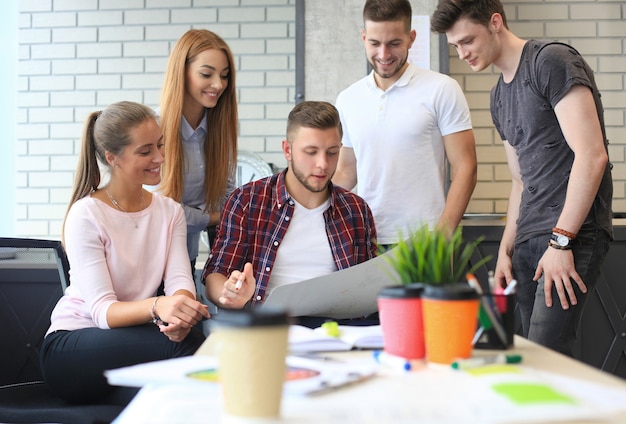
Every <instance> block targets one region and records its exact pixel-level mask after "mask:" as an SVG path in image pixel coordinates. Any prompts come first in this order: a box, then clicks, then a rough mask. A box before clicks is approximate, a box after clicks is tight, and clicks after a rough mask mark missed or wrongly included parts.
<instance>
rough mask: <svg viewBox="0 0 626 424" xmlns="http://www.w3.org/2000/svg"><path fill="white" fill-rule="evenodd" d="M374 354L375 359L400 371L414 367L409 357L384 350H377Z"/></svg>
mask: <svg viewBox="0 0 626 424" xmlns="http://www.w3.org/2000/svg"><path fill="white" fill-rule="evenodd" d="M373 356H374V360H375V361H376V362H378V363H379V364H381V365H385V366H388V367H390V368H393V369H396V370H399V371H411V368H412V367H411V361H410V360H409V359H406V358H402V357H400V356H396V355H391V354H389V353H387V352H384V351H382V350H375V351H374V352H373Z"/></svg>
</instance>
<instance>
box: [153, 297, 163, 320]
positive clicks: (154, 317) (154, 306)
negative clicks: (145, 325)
mask: <svg viewBox="0 0 626 424" xmlns="http://www.w3.org/2000/svg"><path fill="white" fill-rule="evenodd" d="M162 297H163V296H157V297H155V298H154V302H152V308H150V318H152V320H151V321H150V322H152V323H153V324H155V325H162V324H165V322H164V321H163V320H162V319H161V317H159V315H158V314H157V312H156V305H157V302H158V301H159V299H160V298H162Z"/></svg>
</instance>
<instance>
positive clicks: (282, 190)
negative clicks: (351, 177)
mask: <svg viewBox="0 0 626 424" xmlns="http://www.w3.org/2000/svg"><path fill="white" fill-rule="evenodd" d="M285 173H286V171H283V172H281V173H280V174H277V175H273V176H271V177H267V178H263V179H260V180H257V181H253V182H251V183H248V184H245V185H244V186H242V187H239V188H237V189H235V191H234V192H233V193H232V194H231V196H230V197H229V198H228V201H227V202H226V205H225V206H224V211H223V212H222V218H221V221H220V225H219V228H218V231H217V235H216V238H215V241H214V243H213V249H212V251H211V254H210V255H209V259H208V261H207V263H206V264H205V266H204V271H203V273H202V279H203V280H205V279H206V277H207V275H209V274H212V273H219V274H222V275H225V276H229V275H230V273H231V272H232V271H234V270H239V271H241V270H242V269H243V266H244V264H245V263H246V262H251V263H252V267H253V269H254V272H255V273H256V275H255V277H256V291H255V293H254V296H253V297H252V303H253V304H254V303H261V302H263V300H264V299H265V295H266V290H267V285H268V283H269V279H270V274H271V273H272V269H273V266H274V261H275V259H276V252H277V251H278V249H279V247H280V245H281V242H282V240H283V238H284V236H285V233H286V232H287V228H288V227H289V223H290V221H291V217H292V216H293V211H294V202H293V201H291V196H290V195H289V193H288V192H287V187H286V186H285ZM329 190H330V193H331V196H330V205H329V207H328V209H326V210H325V211H324V221H325V222H326V234H327V235H328V242H329V244H330V249H331V251H332V254H333V258H334V259H335V265H336V266H337V269H344V268H348V267H350V266H352V265H356V264H359V263H361V262H365V261H367V260H368V259H371V258H373V257H374V256H376V252H377V246H376V227H375V226H374V218H373V216H372V212H371V211H370V208H369V206H367V203H365V200H363V199H362V198H361V197H359V196H357V195H356V194H354V193H352V192H349V191H347V190H344V189H343V188H341V187H338V186H334V185H332V183H331V184H330V185H329Z"/></svg>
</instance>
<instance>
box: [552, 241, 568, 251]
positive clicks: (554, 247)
mask: <svg viewBox="0 0 626 424" xmlns="http://www.w3.org/2000/svg"><path fill="white" fill-rule="evenodd" d="M548 246H550V247H552V248H553V249H557V250H572V245H571V244H568V245H567V246H561V245H560V244H557V243H555V242H553V241H552V240H549V241H548Z"/></svg>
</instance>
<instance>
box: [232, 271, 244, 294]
mask: <svg viewBox="0 0 626 424" xmlns="http://www.w3.org/2000/svg"><path fill="white" fill-rule="evenodd" d="M245 279H246V275H245V274H244V273H243V272H242V273H241V274H239V278H237V282H236V283H235V290H237V291H239V289H240V288H241V286H243V280H245Z"/></svg>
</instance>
